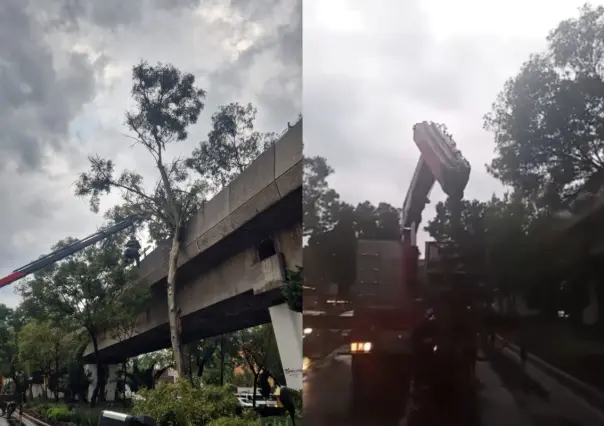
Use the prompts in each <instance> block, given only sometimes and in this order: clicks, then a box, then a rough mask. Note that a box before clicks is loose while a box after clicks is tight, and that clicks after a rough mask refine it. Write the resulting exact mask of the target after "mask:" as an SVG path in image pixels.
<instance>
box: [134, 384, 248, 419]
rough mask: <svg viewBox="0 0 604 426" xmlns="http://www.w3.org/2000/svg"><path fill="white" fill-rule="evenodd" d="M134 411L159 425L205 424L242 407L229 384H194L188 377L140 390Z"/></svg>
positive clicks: (230, 414) (233, 414) (135, 413)
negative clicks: (153, 419)
mask: <svg viewBox="0 0 604 426" xmlns="http://www.w3.org/2000/svg"><path fill="white" fill-rule="evenodd" d="M139 394H140V396H142V397H143V398H142V399H140V400H136V401H134V405H133V407H132V414H133V415H136V416H138V415H143V414H147V415H149V416H152V417H154V418H155V419H156V421H157V423H158V424H159V425H160V426H206V425H209V424H210V423H211V422H212V421H213V420H216V419H218V418H220V417H233V416H235V415H236V413H237V412H238V411H239V410H240V405H239V402H238V401H237V398H236V397H235V395H234V394H233V392H231V391H230V390H229V389H228V388H227V387H220V386H204V387H202V388H196V387H193V386H192V385H191V384H190V383H189V382H188V381H187V380H185V379H180V380H178V381H177V382H176V383H160V384H159V385H158V386H157V387H156V388H155V389H151V390H148V389H143V390H141V391H140V392H139Z"/></svg>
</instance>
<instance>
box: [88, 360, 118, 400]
mask: <svg viewBox="0 0 604 426" xmlns="http://www.w3.org/2000/svg"><path fill="white" fill-rule="evenodd" d="M84 368H85V370H86V372H87V373H88V374H89V377H90V384H89V385H88V395H87V396H88V400H89V401H90V399H91V398H92V394H93V392H94V388H95V387H96V384H97V380H98V374H97V368H96V364H86V365H85V367H84ZM105 368H106V369H107V372H108V373H109V374H108V375H107V382H106V383H105V400H106V401H115V396H116V394H117V383H118V378H119V376H118V373H119V370H120V366H119V365H118V364H110V365H105Z"/></svg>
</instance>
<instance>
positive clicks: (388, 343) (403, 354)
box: [350, 122, 471, 407]
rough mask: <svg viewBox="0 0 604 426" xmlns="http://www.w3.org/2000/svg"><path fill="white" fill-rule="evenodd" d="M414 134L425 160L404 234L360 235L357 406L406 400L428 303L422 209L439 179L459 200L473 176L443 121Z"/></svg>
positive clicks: (354, 367)
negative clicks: (417, 337)
mask: <svg viewBox="0 0 604 426" xmlns="http://www.w3.org/2000/svg"><path fill="white" fill-rule="evenodd" d="M413 139H414V142H415V144H416V146H417V147H418V148H419V151H420V158H419V160H418V163H417V165H416V167H415V171H414V173H413V176H412V179H411V183H410V185H409V188H408V191H407V194H406V197H405V200H404V203H403V208H402V214H401V238H400V240H390V241H383V240H382V241H377V240H358V241H357V257H356V279H355V283H354V285H353V286H352V288H351V303H352V306H353V307H354V316H353V318H352V320H353V321H352V324H351V333H350V354H351V357H352V361H351V371H352V395H353V404H354V406H355V407H356V406H359V405H360V404H363V405H366V404H378V403H386V404H388V403H396V401H397V398H398V399H399V402H400V392H397V391H396V389H400V388H401V387H402V386H403V387H404V386H405V383H408V382H409V379H410V376H411V374H412V371H411V370H412V355H413V354H412V343H411V342H412V338H413V333H414V331H415V329H416V327H417V326H418V324H419V323H420V321H421V320H422V317H423V314H424V309H425V304H424V300H423V299H422V298H421V295H422V285H421V282H422V280H421V279H420V276H421V274H420V269H419V263H420V259H419V254H420V252H419V249H418V247H417V238H416V236H417V231H418V229H419V226H420V223H421V220H422V213H423V211H424V209H425V207H426V204H427V203H429V195H430V192H431V190H432V188H433V187H434V185H435V183H436V182H438V183H439V185H440V187H441V188H442V190H443V192H444V193H445V194H446V195H447V196H448V197H449V199H450V200H451V201H452V202H460V201H461V200H462V198H463V193H464V190H465V187H466V185H467V183H468V180H469V177H470V170H471V168H470V164H469V163H468V161H467V160H466V159H465V158H464V157H463V155H462V154H461V152H460V151H459V149H457V147H456V144H455V142H454V141H453V139H452V137H451V136H450V135H449V134H448V133H447V131H446V129H445V128H444V126H442V125H439V124H436V123H433V122H422V123H418V124H416V125H415V126H414V128H413ZM432 264H433V262H430V265H432ZM427 267H428V266H427ZM427 276H428V277H429V276H430V274H428V275H427ZM428 280H429V278H428ZM389 396H391V397H392V398H389Z"/></svg>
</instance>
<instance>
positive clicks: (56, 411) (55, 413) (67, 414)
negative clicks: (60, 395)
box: [46, 405, 71, 422]
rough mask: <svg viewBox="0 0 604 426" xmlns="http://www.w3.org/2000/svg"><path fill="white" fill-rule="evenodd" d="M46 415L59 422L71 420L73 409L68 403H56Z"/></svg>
mask: <svg viewBox="0 0 604 426" xmlns="http://www.w3.org/2000/svg"><path fill="white" fill-rule="evenodd" d="M46 417H48V418H49V419H52V420H57V421H59V422H69V421H71V411H70V410H69V407H68V406H67V405H55V406H52V407H50V408H48V409H47V410H46Z"/></svg>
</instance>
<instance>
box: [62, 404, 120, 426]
mask: <svg viewBox="0 0 604 426" xmlns="http://www.w3.org/2000/svg"><path fill="white" fill-rule="evenodd" d="M102 411H103V408H102V407H97V408H90V407H80V408H77V409H76V410H75V411H74V412H73V413H72V415H71V422H72V423H75V424H76V425H78V426H96V425H97V424H98V423H99V418H100V417H101V412H102ZM112 411H115V410H112Z"/></svg>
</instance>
